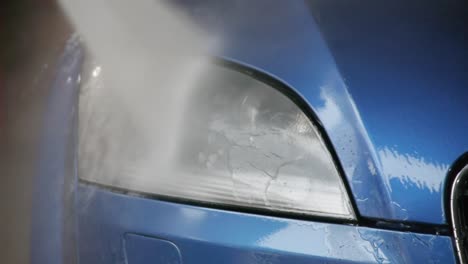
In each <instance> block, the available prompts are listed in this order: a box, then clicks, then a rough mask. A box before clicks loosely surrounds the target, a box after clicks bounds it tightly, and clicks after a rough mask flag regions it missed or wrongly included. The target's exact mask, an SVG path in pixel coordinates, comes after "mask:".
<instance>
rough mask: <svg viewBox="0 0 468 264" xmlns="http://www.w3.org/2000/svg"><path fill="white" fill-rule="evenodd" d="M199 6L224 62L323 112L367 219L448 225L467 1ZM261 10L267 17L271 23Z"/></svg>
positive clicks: (466, 79) (464, 127)
mask: <svg viewBox="0 0 468 264" xmlns="http://www.w3.org/2000/svg"><path fill="white" fill-rule="evenodd" d="M417 2H418V1H416V2H412V3H407V2H404V1H396V2H394V1H392V2H391V3H382V2H379V3H374V1H365V3H364V2H362V1H359V3H358V2H353V3H351V2H349V1H308V2H305V3H304V2H301V1H293V2H290V1H288V2H287V3H286V1H255V2H254V3H252V2H251V1H200V2H198V1H190V4H188V3H184V4H183V5H184V6H187V5H190V8H188V9H187V10H190V12H191V15H192V16H193V17H194V18H195V21H196V23H199V24H200V25H202V27H203V28H204V29H205V30H206V31H207V32H209V33H212V36H214V38H216V37H219V36H221V40H222V43H223V49H221V50H217V51H214V53H215V54H216V55H217V56H220V57H223V58H225V59H228V60H231V61H235V62H238V63H240V64H244V65H247V66H249V67H253V68H256V69H257V70H259V71H262V72H265V73H266V74H269V75H271V76H273V77H274V78H276V79H278V80H279V81H281V82H283V83H285V84H286V85H288V86H290V87H291V88H292V89H293V90H295V91H296V92H297V93H298V94H299V95H300V96H302V97H303V99H304V100H305V101H306V102H307V103H308V104H309V106H310V107H311V108H312V109H313V110H314V111H315V113H316V115H317V117H318V119H319V122H320V123H321V124H322V126H323V127H324V129H325V131H326V132H327V134H328V137H329V138H330V140H331V142H332V144H333V146H334V149H335V151H336V153H337V156H338V158H339V162H340V164H341V166H342V167H343V170H344V174H345V175H344V176H345V177H346V179H347V181H348V182H349V184H350V186H351V190H352V196H354V200H355V201H356V204H357V208H358V211H359V214H360V215H362V216H365V217H370V218H376V219H387V220H396V221H408V222H424V223H433V224H445V223H446V217H445V213H444V189H445V187H444V186H445V183H446V181H447V177H448V176H447V175H448V174H449V170H450V168H451V166H452V165H453V164H454V162H455V161H456V160H457V159H458V158H459V157H461V156H462V155H463V154H464V153H465V152H466V151H467V149H468V138H467V137H466V136H465V131H468V122H467V121H466V116H468V115H467V113H468V104H467V103H466V102H467V99H468V90H467V88H468V72H467V71H468V70H467V69H468V67H467V63H466V62H467V59H468V55H467V48H466V47H468V43H467V33H466V30H465V28H466V27H465V25H466V24H468V23H467V21H466V20H467V19H466V17H467V16H464V15H463V12H466V11H465V10H466V9H464V8H463V3H462V1H458V2H457V1H445V2H440V1H437V2H434V3H431V2H430V1H424V2H422V1H419V3H417ZM257 10H263V11H262V13H261V14H259V13H258V12H257Z"/></svg>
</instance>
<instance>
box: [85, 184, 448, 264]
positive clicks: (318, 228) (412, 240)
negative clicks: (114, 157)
mask: <svg viewBox="0 0 468 264" xmlns="http://www.w3.org/2000/svg"><path fill="white" fill-rule="evenodd" d="M79 196H80V198H79V201H78V216H79V230H80V236H79V245H80V247H79V250H80V251H79V254H80V257H81V259H80V260H81V262H82V263H102V264H106V263H124V259H125V257H124V255H123V250H122V238H123V236H124V235H125V233H127V232H131V233H138V234H145V235H148V236H153V237H157V238H160V239H164V240H167V241H170V242H172V243H174V244H175V245H177V247H178V248H179V250H180V254H181V258H182V260H183V263H187V264H188V263H378V262H381V263H456V261H455V255H454V253H453V248H452V244H451V239H450V237H446V236H435V235H423V234H414V233H405V232H395V231H385V230H378V229H372V228H366V227H356V226H351V225H340V224H327V223H317V222H311V221H300V220H291V219H284V218H276V217H266V216H258V215H251V214H245V213H236V212H229V211H223V210H216V209H207V208H202V207H196V206H189V205H181V204H176V203H170V202H162V201H156V200H149V199H144V198H138V197H131V196H127V195H123V194H116V193H112V192H109V191H105V190H102V189H100V188H98V187H94V186H84V185H81V186H80V187H79ZM148 254H151V253H148ZM136 263H138V264H139V263H150V262H144V261H142V262H136ZM130 264H134V263H130Z"/></svg>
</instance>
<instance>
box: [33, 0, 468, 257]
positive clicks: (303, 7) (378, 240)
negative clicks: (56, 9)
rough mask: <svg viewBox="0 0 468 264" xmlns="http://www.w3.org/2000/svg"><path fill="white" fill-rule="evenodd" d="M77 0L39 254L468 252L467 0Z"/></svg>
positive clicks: (38, 185) (49, 147) (44, 155)
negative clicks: (137, 0) (135, 0)
mask: <svg viewBox="0 0 468 264" xmlns="http://www.w3.org/2000/svg"><path fill="white" fill-rule="evenodd" d="M61 2H63V3H62V5H63V8H64V10H65V12H66V13H67V14H68V16H69V17H70V20H71V21H72V23H73V24H74V25H75V27H76V30H77V32H78V34H76V35H74V36H72V37H71V38H70V40H69V41H68V43H67V45H66V47H64V52H63V55H62V57H61V58H60V62H59V63H58V65H59V66H58V68H57V69H56V74H55V79H54V81H53V83H52V84H51V88H50V96H49V98H48V104H47V111H46V115H45V117H44V126H43V128H42V131H41V143H40V159H39V163H38V170H37V175H36V178H35V183H34V186H35V194H34V197H35V199H34V202H33V216H32V235H31V261H32V262H33V263H48V264H58V263H86V264H88V263H103V264H107V263H128V264H141V263H153V264H156V263H174V264H176V263H177V264H178V263H186V264H188V263H467V254H468V250H467V249H468V244H467V241H466V239H467V235H466V234H467V232H468V219H467V217H468V211H467V207H466V206H467V205H466V204H465V203H467V202H468V201H467V194H468V189H467V188H468V176H467V175H468V167H465V166H466V165H467V164H468V155H467V154H466V153H467V150H468V137H467V131H468V122H467V116H468V104H467V102H468V90H467V89H468V64H467V62H468V38H467V36H468V32H467V29H466V26H467V25H468V20H467V19H468V16H467V15H466V14H467V10H468V9H467V8H466V3H464V1H458V0H453V1H444V2H441V1H410V2H406V1H387V2H384V1H364V2H362V1H335V0H331V1H321V0H307V1H266V0H265V1H264V0H260V1H224V0H223V1H182V0H180V1H179V0H178V1H173V2H171V3H170V4H167V5H166V3H165V4H164V5H163V4H155V3H153V2H150V1H140V3H125V1H113V3H108V2H106V1H95V2H94V3H93V4H90V3H89V4H90V6H88V8H82V7H83V6H82V4H83V3H86V2H89V1H83V2H81V1H74V2H75V3H73V1H66V0H63V1H61ZM91 2H92V1H91ZM153 14H154V15H153ZM153 22H154V23H153Z"/></svg>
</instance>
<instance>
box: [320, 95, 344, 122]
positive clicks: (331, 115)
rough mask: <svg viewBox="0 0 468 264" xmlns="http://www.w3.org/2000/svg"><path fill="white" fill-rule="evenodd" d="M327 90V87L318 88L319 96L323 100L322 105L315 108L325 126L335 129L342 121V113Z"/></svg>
mask: <svg viewBox="0 0 468 264" xmlns="http://www.w3.org/2000/svg"><path fill="white" fill-rule="evenodd" d="M328 90H329V89H327V87H322V88H321V89H320V91H321V92H320V98H321V99H322V100H323V106H322V107H319V108H317V112H318V115H319V116H320V117H321V118H322V122H323V123H324V125H325V126H326V127H327V128H329V129H335V128H336V127H338V126H339V125H340V123H342V122H343V114H342V113H341V110H340V107H339V106H338V105H337V103H336V102H335V100H334V99H333V97H332V96H330V94H329V91H328Z"/></svg>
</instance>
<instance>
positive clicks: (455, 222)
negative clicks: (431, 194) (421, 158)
mask: <svg viewBox="0 0 468 264" xmlns="http://www.w3.org/2000/svg"><path fill="white" fill-rule="evenodd" d="M450 213H451V221H452V226H453V233H454V238H455V244H456V249H457V254H458V257H459V259H460V263H462V264H466V263H467V258H468V165H467V166H465V167H464V168H463V169H462V170H461V171H460V172H459V173H458V175H457V177H456V178H455V181H454V183H453V186H452V190H451V193H450Z"/></svg>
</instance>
